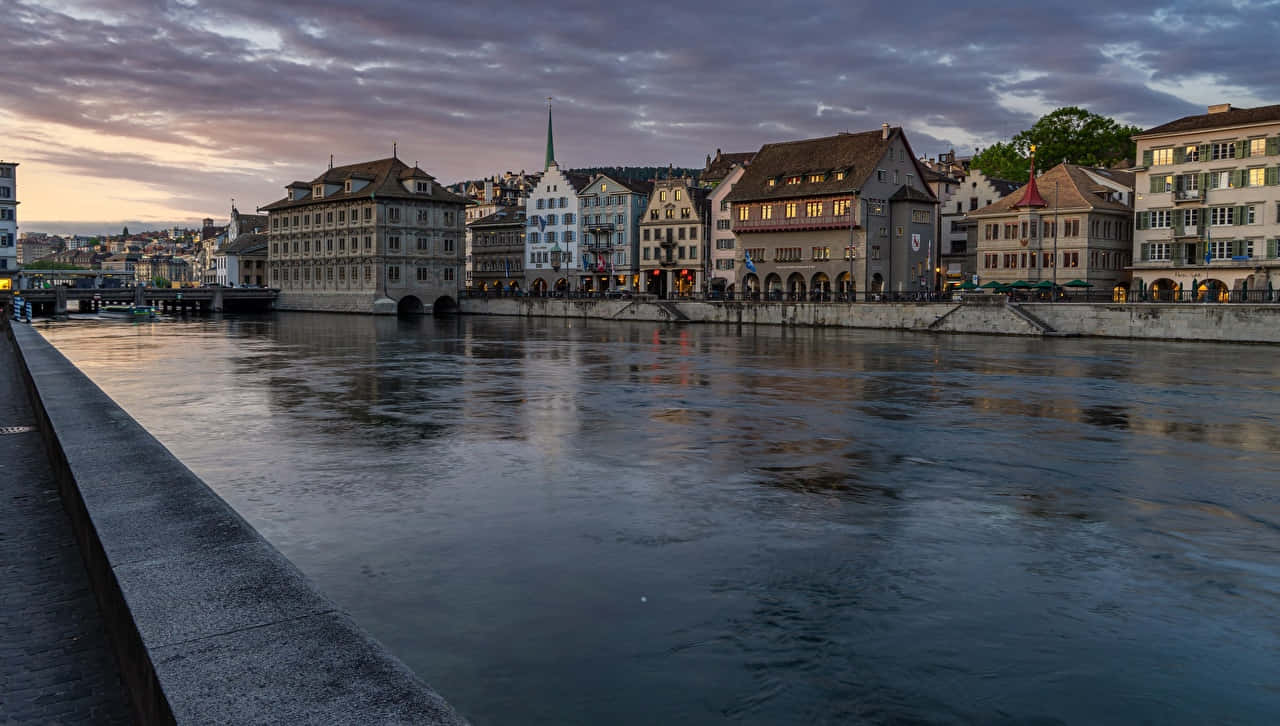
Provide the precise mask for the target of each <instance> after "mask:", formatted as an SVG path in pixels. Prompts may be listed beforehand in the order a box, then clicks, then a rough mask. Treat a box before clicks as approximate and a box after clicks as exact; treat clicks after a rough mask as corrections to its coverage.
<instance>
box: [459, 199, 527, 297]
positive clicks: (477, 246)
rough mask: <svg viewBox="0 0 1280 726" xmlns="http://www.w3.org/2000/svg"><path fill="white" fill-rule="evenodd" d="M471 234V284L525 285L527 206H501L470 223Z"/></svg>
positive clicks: (497, 287) (484, 286)
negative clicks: (525, 210) (525, 213)
mask: <svg viewBox="0 0 1280 726" xmlns="http://www.w3.org/2000/svg"><path fill="white" fill-rule="evenodd" d="M467 232H468V235H469V236H470V237H471V275H472V279H471V287H473V288H475V289H477V290H502V289H506V290H518V289H520V288H521V287H522V286H523V285H524V234H525V218H524V208H523V207H499V208H498V209H497V210H496V211H495V212H494V213H493V214H490V215H489V216H487V217H481V218H480V219H477V220H475V221H474V222H471V223H470V224H468V225H467Z"/></svg>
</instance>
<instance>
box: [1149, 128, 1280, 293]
mask: <svg viewBox="0 0 1280 726" xmlns="http://www.w3.org/2000/svg"><path fill="white" fill-rule="evenodd" d="M1134 139H1135V140H1136V141H1137V142H1138V159H1140V166H1139V167H1138V168H1137V192H1138V198H1137V202H1136V204H1135V208H1136V212H1137V215H1136V216H1137V219H1136V222H1137V224H1136V231H1135V233H1134V240H1133V255H1134V264H1133V287H1132V288H1131V290H1130V292H1131V294H1136V295H1139V296H1141V297H1142V298H1143V299H1148V300H1153V299H1154V300H1171V299H1183V300H1201V301H1211V300H1226V299H1247V300H1259V301H1260V300H1264V299H1270V298H1271V297H1273V294H1272V291H1273V290H1274V289H1275V288H1280V250H1277V244H1278V241H1280V105H1276V106H1263V107H1261V108H1248V109H1246V108H1232V107H1231V105H1230V104H1221V105H1217V106H1210V107H1209V109H1208V113H1205V114H1200V115H1197V116H1186V117H1184V118H1180V119H1178V120H1176V121H1171V122H1169V123H1167V124H1162V125H1160V126H1156V127H1155V128H1151V129H1147V130H1146V131H1144V132H1142V133H1141V134H1138V135H1137V136H1135V137H1134Z"/></svg>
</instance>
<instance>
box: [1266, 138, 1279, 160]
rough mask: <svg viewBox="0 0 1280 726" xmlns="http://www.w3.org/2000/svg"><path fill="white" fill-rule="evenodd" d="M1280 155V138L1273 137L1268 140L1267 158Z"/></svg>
mask: <svg viewBox="0 0 1280 726" xmlns="http://www.w3.org/2000/svg"><path fill="white" fill-rule="evenodd" d="M1276 154H1280V136H1272V137H1271V138H1269V139H1267V156H1275V155H1276Z"/></svg>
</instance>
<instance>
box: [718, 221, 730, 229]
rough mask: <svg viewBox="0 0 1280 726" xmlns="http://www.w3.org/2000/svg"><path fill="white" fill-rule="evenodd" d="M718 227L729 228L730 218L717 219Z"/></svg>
mask: <svg viewBox="0 0 1280 726" xmlns="http://www.w3.org/2000/svg"><path fill="white" fill-rule="evenodd" d="M716 229H729V220H727V219H717V220H716Z"/></svg>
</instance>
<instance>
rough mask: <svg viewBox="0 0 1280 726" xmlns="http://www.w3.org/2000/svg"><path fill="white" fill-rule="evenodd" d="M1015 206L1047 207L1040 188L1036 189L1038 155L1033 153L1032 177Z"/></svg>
mask: <svg viewBox="0 0 1280 726" xmlns="http://www.w3.org/2000/svg"><path fill="white" fill-rule="evenodd" d="M1013 206H1015V207H1047V206H1049V205H1048V204H1047V203H1045V201H1044V199H1043V198H1042V197H1041V196H1040V190H1039V189H1036V155H1035V154H1032V155H1031V177H1030V179H1029V180H1028V181H1027V185H1026V186H1025V187H1023V188H1022V198H1021V199H1019V200H1018V201H1017V202H1016V203H1015V204H1014V205H1013Z"/></svg>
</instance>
